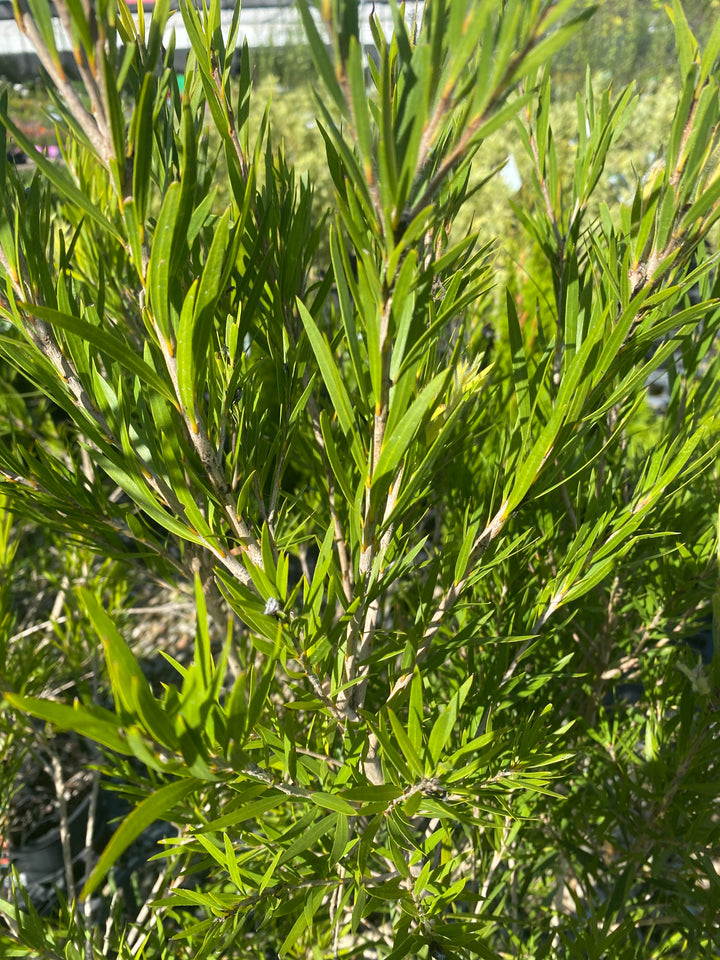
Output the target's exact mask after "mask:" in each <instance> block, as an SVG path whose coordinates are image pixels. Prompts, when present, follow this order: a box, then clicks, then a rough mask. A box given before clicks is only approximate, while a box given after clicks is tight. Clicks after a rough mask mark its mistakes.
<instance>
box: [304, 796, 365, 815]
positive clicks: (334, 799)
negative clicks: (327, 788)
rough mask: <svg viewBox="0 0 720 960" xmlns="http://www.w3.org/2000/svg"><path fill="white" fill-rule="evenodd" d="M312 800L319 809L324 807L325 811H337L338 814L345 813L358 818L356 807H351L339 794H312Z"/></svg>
mask: <svg viewBox="0 0 720 960" xmlns="http://www.w3.org/2000/svg"><path fill="white" fill-rule="evenodd" d="M310 799H311V800H312V802H313V803H314V804H316V805H317V806H318V807H322V808H323V809H325V810H336V811H337V812H338V813H343V814H345V815H346V816H350V817H355V816H357V810H356V809H355V807H353V806H351V805H350V804H349V803H348V802H347V800H345V799H343V797H341V796H339V795H338V794H337V793H319V792H318V793H311V794H310Z"/></svg>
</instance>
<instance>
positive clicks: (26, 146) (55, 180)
mask: <svg viewBox="0 0 720 960" xmlns="http://www.w3.org/2000/svg"><path fill="white" fill-rule="evenodd" d="M0 109H2V104H1V103H0ZM0 122H1V123H2V124H3V126H5V127H6V128H7V129H8V130H9V131H10V133H12V135H13V139H14V140H15V141H16V142H17V144H18V146H19V147H20V148H21V149H22V151H23V152H24V153H25V154H26V155H27V156H28V157H31V158H32V161H33V163H34V164H35V165H36V166H37V168H38V170H40V172H41V173H42V175H43V176H44V177H46V178H47V179H48V180H49V181H50V183H51V184H52V185H53V186H54V187H55V189H56V190H57V191H58V195H59V196H60V197H63V198H64V199H65V200H68V201H70V202H71V203H74V204H76V206H78V207H79V208H80V209H81V210H82V211H83V213H85V215H86V216H88V217H90V219H91V220H93V221H94V222H95V223H97V224H98V226H100V227H102V229H103V230H104V231H105V232H106V233H107V234H108V235H109V236H110V237H112V238H114V239H115V240H117V241H118V242H122V238H121V236H120V234H119V233H118V231H117V229H116V227H115V226H114V224H112V223H111V221H110V220H108V218H107V217H106V216H104V214H103V213H102V211H101V209H100V207H99V206H98V205H97V204H96V203H93V202H92V200H91V199H90V197H89V196H88V195H87V194H86V193H85V192H83V191H82V190H80V189H79V187H78V186H77V185H76V184H75V182H74V181H73V179H72V178H71V176H70V174H69V173H68V172H67V170H66V168H65V167H63V166H60V165H59V164H57V163H55V162H54V161H53V160H49V159H48V157H46V156H45V154H44V153H43V152H41V151H39V150H36V149H35V144H34V143H33V142H32V140H30V139H29V137H27V136H26V135H25V134H24V133H23V132H22V130H21V129H20V128H19V127H18V126H17V125H16V124H15V123H13V121H12V120H11V119H10V118H9V117H8V115H7V113H4V112H3V113H0Z"/></svg>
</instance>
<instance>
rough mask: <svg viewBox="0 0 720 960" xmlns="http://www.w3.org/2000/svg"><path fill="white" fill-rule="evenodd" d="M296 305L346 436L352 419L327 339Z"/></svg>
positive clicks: (299, 304) (302, 306) (350, 429)
mask: <svg viewBox="0 0 720 960" xmlns="http://www.w3.org/2000/svg"><path fill="white" fill-rule="evenodd" d="M297 305H298V310H299V311H300V318H301V319H302V322H303V326H304V327H305V332H306V333H307V335H308V340H309V341H310V346H311V347H312V349H313V353H314V354H315V359H316V360H317V363H318V366H319V367H320V373H321V375H322V378H323V383H324V384H325V387H326V389H327V392H328V393H329V394H330V399H331V400H332V404H333V407H334V409H335V412H336V413H337V415H338V420H339V421H340V426H341V427H342V430H343V433H344V434H345V435H346V436H347V435H348V434H349V433H353V432H354V417H353V411H352V406H351V404H350V398H349V397H348V394H347V390H346V389H345V384H344V383H343V380H342V377H341V376H340V371H339V370H338V367H337V364H336V363H335V360H334V359H333V355H332V353H331V352H330V345H329V344H328V341H327V337H326V336H325V335H324V334H322V333H321V332H320V331H319V330H318V327H317V324H316V323H315V321H314V320H313V318H312V316H311V315H310V313H309V311H308V309H307V308H306V306H305V304H304V303H302V301H300V300H298V301H297Z"/></svg>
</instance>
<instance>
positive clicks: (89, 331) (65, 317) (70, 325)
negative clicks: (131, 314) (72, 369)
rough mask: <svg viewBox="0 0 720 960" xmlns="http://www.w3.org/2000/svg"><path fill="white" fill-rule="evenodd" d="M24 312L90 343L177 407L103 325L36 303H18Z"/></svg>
mask: <svg viewBox="0 0 720 960" xmlns="http://www.w3.org/2000/svg"><path fill="white" fill-rule="evenodd" d="M18 306H19V307H21V308H22V309H23V310H27V312H28V313H30V314H31V315H32V316H34V317H37V318H38V319H39V320H44V321H45V322H46V323H49V324H50V326H53V327H60V329H61V330H67V331H68V332H69V333H72V334H75V336H78V337H81V338H82V339H83V340H84V341H86V342H87V343H91V344H92V345H93V346H94V347H96V348H97V349H98V350H99V351H100V352H101V354H102V353H104V354H106V355H107V356H108V357H111V358H112V359H113V360H116V361H117V362H118V363H119V364H120V365H121V366H123V367H125V369H126V370H129V371H130V373H134V374H135V375H136V376H137V377H138V378H139V379H140V380H141V381H142V383H144V384H146V385H147V386H148V387H150V388H151V389H153V390H156V391H157V392H158V393H159V394H160V395H161V396H163V397H165V399H166V400H169V401H170V402H171V403H172V404H173V406H175V405H176V401H175V398H174V396H173V394H172V391H171V389H170V387H169V386H168V384H166V383H165V381H164V380H162V379H161V377H159V376H158V374H157V373H156V372H155V371H154V370H153V369H152V367H151V366H149V364H147V363H146V362H145V361H144V360H143V359H142V358H141V357H140V356H139V355H138V354H137V353H135V352H134V351H133V350H132V349H131V348H130V347H129V346H128V345H127V344H125V343H124V342H123V341H122V340H120V339H119V338H118V337H116V336H115V335H114V334H113V333H111V332H110V330H108V327H107V325H106V324H104V325H102V326H95V324H92V323H88V322H87V321H86V320H81V319H80V317H75V316H72V315H70V314H68V313H62V312H61V311H59V310H53V309H51V308H50V307H42V306H40V305H39V304H36V303H22V302H20V303H18Z"/></svg>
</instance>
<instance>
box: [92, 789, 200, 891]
mask: <svg viewBox="0 0 720 960" xmlns="http://www.w3.org/2000/svg"><path fill="white" fill-rule="evenodd" d="M201 785H202V784H201V781H197V780H176V781H175V782H173V783H168V784H166V785H165V786H164V787H160V789H159V790H156V791H155V792H154V793H151V794H150V796H149V797H146V798H145V800H143V801H142V803H140V804H139V805H138V806H137V807H135V809H134V810H133V811H132V813H131V814H129V815H128V816H127V817H126V818H125V819H124V820H123V822H122V823H121V824H120V826H119V827H118V829H117V830H116V831H115V833H114V834H113V836H112V839H111V840H110V841H109V843H108V845H107V846H106V847H105V849H104V850H103V852H102V854H101V855H100V859H99V860H98V862H97V863H96V865H95V868H94V870H93V872H92V873H91V874H90V876H89V877H88V879H87V882H86V883H85V886H84V887H83V888H82V891H81V892H80V899H81V900H85V899H87V897H89V896H90V895H91V894H92V893H93V892H94V891H95V890H97V888H98V887H99V886H100V884H101V883H102V881H103V879H104V878H105V875H106V874H107V872H108V870H110V868H111V867H112V866H113V864H114V863H116V862H117V860H118V858H119V857H121V856H122V854H123V853H124V852H125V851H126V850H127V848H128V847H129V846H130V844H131V843H132V842H133V841H134V840H136V839H137V838H138V837H139V836H140V834H141V833H142V832H143V831H144V830H146V829H147V828H148V827H149V826H150V825H151V824H152V823H155V821H156V820H160V819H162V818H163V817H165V816H166V814H167V813H168V812H169V811H171V810H172V808H173V807H174V806H175V805H176V804H178V803H180V802H181V801H183V800H184V799H185V798H186V797H188V796H189V795H190V794H191V793H192V792H193V791H194V790H197V789H198V787H200V786H201Z"/></svg>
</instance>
